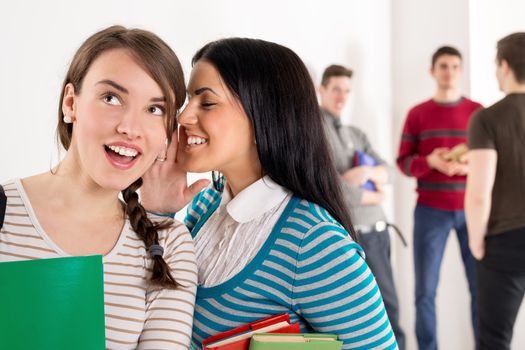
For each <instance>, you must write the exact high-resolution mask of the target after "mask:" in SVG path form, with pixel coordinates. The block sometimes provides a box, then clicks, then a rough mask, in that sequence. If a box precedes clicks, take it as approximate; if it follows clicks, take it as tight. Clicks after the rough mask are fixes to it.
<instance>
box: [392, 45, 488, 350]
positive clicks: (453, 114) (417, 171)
mask: <svg viewBox="0 0 525 350" xmlns="http://www.w3.org/2000/svg"><path fill="white" fill-rule="evenodd" d="M430 73H431V75H432V77H433V78H434V80H435V81H436V84H437V91H436V93H435V95H434V96H433V97H432V98H431V99H430V100H428V101H425V102H423V103H420V104H418V105H417V106H415V107H414V108H412V109H411V110H410V111H409V112H408V116H407V118H406V121H405V126H404V128H403V134H402V137H401V144H400V146H399V154H398V157H397V165H398V167H399V169H400V170H401V171H402V172H403V173H404V174H405V175H407V176H413V177H415V178H416V179H417V192H418V200H417V206H416V209H415V213H414V264H415V274H416V336H417V341H418V345H419V349H420V350H423V349H424V350H430V349H437V337H436V311H435V297H436V289H437V284H438V280H439V270H440V266H441V260H442V258H443V252H444V250H445V245H446V242H447V238H448V235H449V233H450V231H451V230H452V229H454V231H455V232H456V235H457V237H458V240H459V244H460V248H461V257H462V258H463V263H464V265H465V271H466V275H467V280H468V285H469V290H470V294H471V301H472V303H471V308H472V324H473V328H474V336H475V338H476V339H477V333H478V331H477V311H476V281H475V278H476V277H475V276H476V273H475V262H474V259H473V257H472V255H471V253H470V250H469V246H468V234H467V226H466V222H465V214H464V211H463V201H464V195H465V183H466V175H467V170H468V167H467V165H466V164H464V163H462V162H461V160H459V159H457V157H456V159H451V158H454V157H453V156H452V155H451V154H450V152H451V149H452V148H453V147H455V146H457V145H460V144H465V143H466V142H467V127H468V123H469V119H470V117H471V115H472V113H473V112H474V111H475V110H477V109H478V108H480V107H481V105H480V104H479V103H477V102H474V101H471V100H469V99H468V98H466V97H463V96H462V95H461V92H460V91H459V80H460V77H461V73H462V58H461V53H460V52H459V51H458V50H457V49H455V48H453V47H449V46H444V47H441V48H439V49H438V50H437V51H436V52H435V53H434V55H433V56H432V67H431V69H430ZM452 153H454V152H452Z"/></svg>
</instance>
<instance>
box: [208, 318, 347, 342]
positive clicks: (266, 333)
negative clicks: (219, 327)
mask: <svg viewBox="0 0 525 350" xmlns="http://www.w3.org/2000/svg"><path fill="white" fill-rule="evenodd" d="M342 344H343V342H341V341H338V340H337V336H336V335H333V334H300V327H299V323H291V322H290V317H289V316H288V314H286V313H285V314H280V315H276V316H270V317H267V318H264V319H262V320H259V321H255V322H252V323H248V324H245V325H242V326H240V327H237V328H234V329H232V330H229V331H226V332H223V333H219V334H217V335H214V336H212V337H210V338H208V339H206V340H205V341H204V342H203V343H202V349H203V350H281V349H282V350H295V349H320V350H340V349H341V347H342Z"/></svg>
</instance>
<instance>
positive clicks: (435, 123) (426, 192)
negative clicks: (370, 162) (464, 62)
mask: <svg viewBox="0 0 525 350" xmlns="http://www.w3.org/2000/svg"><path fill="white" fill-rule="evenodd" d="M480 107H481V105H480V104H479V103H477V102H474V101H471V100H469V99H468V98H465V97H462V98H461V99H460V100H459V101H457V102H453V103H446V104H445V103H438V102H436V101H434V100H428V101H426V102H423V103H421V104H419V105H417V106H415V107H414V108H412V109H411V110H410V111H409V112H408V116H407V118H406V121H405V126H404V128H403V134H402V135H401V142H400V145H399V152H398V157H397V165H398V167H399V169H400V170H401V171H402V172H403V173H404V174H405V175H407V176H414V177H415V178H417V192H418V195H419V196H418V203H420V204H423V205H426V206H429V207H432V208H436V209H441V210H463V201H464V197H465V184H466V176H457V175H456V176H448V175H445V174H443V173H441V172H439V171H437V170H434V169H431V168H430V167H429V166H428V163H427V159H426V157H427V156H428V155H429V154H430V153H432V151H433V150H434V149H435V148H438V147H448V148H452V147H454V146H456V145H458V144H461V143H467V127H468V123H469V120H470V117H471V116H472V113H473V112H474V111H475V110H477V109H478V108H480Z"/></svg>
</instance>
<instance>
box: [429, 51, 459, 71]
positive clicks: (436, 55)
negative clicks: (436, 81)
mask: <svg viewBox="0 0 525 350" xmlns="http://www.w3.org/2000/svg"><path fill="white" fill-rule="evenodd" d="M444 55H450V56H457V57H459V59H460V60H462V59H463V57H462V56H461V52H459V50H458V49H456V48H455V47H452V46H441V47H440V48H438V49H437V50H436V52H434V54H433V55H432V67H434V64H436V61H437V60H438V58H440V57H441V56H444Z"/></svg>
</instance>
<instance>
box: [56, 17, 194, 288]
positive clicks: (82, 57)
mask: <svg viewBox="0 0 525 350" xmlns="http://www.w3.org/2000/svg"><path fill="white" fill-rule="evenodd" d="M113 49H126V50H129V52H130V53H131V54H132V55H133V56H134V58H135V59H136V63H137V64H139V65H140V66H141V67H142V68H144V69H145V70H146V71H147V72H148V73H149V74H150V76H151V78H152V79H153V80H155V82H156V83H157V84H159V86H160V88H161V90H162V92H163V94H164V96H165V97H166V115H167V117H166V120H165V125H166V137H167V138H168V140H170V139H171V135H172V133H173V131H174V130H175V129H176V128H177V121H176V114H177V111H178V109H180V107H181V106H182V105H183V103H184V100H185V99H186V88H185V86H184V73H183V71H182V68H181V65H180V62H179V60H178V58H177V56H176V55H175V53H174V52H173V50H172V49H171V48H170V47H169V46H168V45H167V44H166V43H165V42H164V41H162V39H160V38H159V37H158V36H156V35H155V34H153V33H151V32H148V31H145V30H141V29H127V28H125V27H122V26H111V27H108V28H106V29H104V30H101V31H99V32H97V33H95V34H93V35H92V36H90V37H89V38H88V39H87V40H86V41H84V43H83V44H82V45H81V46H80V48H79V49H78V50H77V52H76V53H75V56H74V57H73V60H72V62H71V65H70V66H69V70H68V72H67V74H66V77H65V79H64V82H63V84H62V95H61V96H60V101H59V106H58V125H57V135H58V139H59V141H60V143H61V144H62V146H63V147H64V149H66V150H67V149H69V146H70V144H71V137H72V135H73V124H71V123H69V124H68V123H65V122H64V120H63V118H64V114H63V113H62V100H63V99H64V90H65V86H66V85H67V84H69V83H71V84H73V86H74V87H75V94H76V95H78V94H80V92H81V89H82V82H83V80H84V77H85V76H86V74H87V72H88V70H89V68H90V67H91V64H92V63H93V62H94V61H95V60H96V59H97V57H99V56H100V55H101V54H102V53H104V52H106V51H109V50H113ZM141 185H142V178H139V179H137V180H136V181H135V182H133V183H132V184H131V185H129V186H128V187H127V188H126V189H125V190H123V191H122V197H123V198H124V201H125V202H126V207H125V210H126V215H127V217H128V218H129V221H130V224H131V227H132V228H133V231H135V232H136V233H137V235H138V236H139V237H140V238H141V239H142V240H143V241H144V244H145V246H146V250H149V248H150V247H151V246H152V245H158V244H159V235H158V231H159V230H161V229H166V228H168V227H169V226H171V225H170V224H169V223H168V222H161V223H153V222H152V221H151V220H150V219H149V218H148V217H147V214H146V211H145V210H144V208H143V207H142V205H141V204H140V202H139V196H138V194H137V192H136V191H137V189H138V188H139V187H140V186H141ZM152 259H153V261H154V263H153V272H152V275H151V278H150V280H151V282H153V283H155V284H159V285H161V286H164V287H168V288H174V287H176V286H177V284H176V282H175V279H174V278H173V276H172V275H171V273H170V269H169V266H168V265H167V264H166V262H165V261H164V259H163V258H162V256H159V255H154V256H152Z"/></svg>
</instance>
